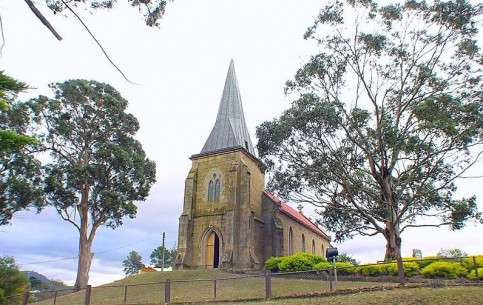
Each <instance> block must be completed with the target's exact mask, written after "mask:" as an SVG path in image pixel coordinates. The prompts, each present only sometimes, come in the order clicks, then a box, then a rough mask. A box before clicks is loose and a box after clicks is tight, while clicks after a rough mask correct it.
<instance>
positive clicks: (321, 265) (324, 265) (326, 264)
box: [314, 262, 333, 270]
mask: <svg viewBox="0 0 483 305" xmlns="http://www.w3.org/2000/svg"><path fill="white" fill-rule="evenodd" d="M332 268H333V267H332V264H331V263H329V262H321V263H318V264H315V265H314V270H322V269H332Z"/></svg>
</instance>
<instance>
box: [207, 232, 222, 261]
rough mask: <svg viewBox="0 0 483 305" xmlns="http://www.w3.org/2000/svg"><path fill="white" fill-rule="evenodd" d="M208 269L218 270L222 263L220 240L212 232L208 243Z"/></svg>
mask: <svg viewBox="0 0 483 305" xmlns="http://www.w3.org/2000/svg"><path fill="white" fill-rule="evenodd" d="M205 263H206V268H218V265H219V263H220V239H219V238H218V235H217V234H216V233H215V232H211V233H210V235H209V236H208V239H207V241H206V262H205Z"/></svg>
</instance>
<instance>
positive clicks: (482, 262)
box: [461, 255, 483, 271]
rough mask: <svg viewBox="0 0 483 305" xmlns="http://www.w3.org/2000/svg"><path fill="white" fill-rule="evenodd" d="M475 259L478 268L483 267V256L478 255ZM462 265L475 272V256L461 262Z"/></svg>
mask: <svg viewBox="0 0 483 305" xmlns="http://www.w3.org/2000/svg"><path fill="white" fill-rule="evenodd" d="M475 259H476V267H477V268H481V267H483V255H477V256H475ZM461 265H462V266H464V267H465V268H466V269H467V270H468V271H471V270H474V269H475V265H474V263H473V256H470V257H468V258H465V259H463V260H461Z"/></svg>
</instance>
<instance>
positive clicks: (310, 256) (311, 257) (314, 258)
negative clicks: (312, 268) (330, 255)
mask: <svg viewBox="0 0 483 305" xmlns="http://www.w3.org/2000/svg"><path fill="white" fill-rule="evenodd" d="M293 256H297V257H299V256H300V257H305V258H306V259H308V260H309V261H311V262H312V265H316V264H318V263H322V262H327V260H326V259H325V258H323V257H322V256H320V255H316V254H310V253H297V254H294V255H293Z"/></svg>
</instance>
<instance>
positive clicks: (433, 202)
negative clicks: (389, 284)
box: [257, 0, 483, 258]
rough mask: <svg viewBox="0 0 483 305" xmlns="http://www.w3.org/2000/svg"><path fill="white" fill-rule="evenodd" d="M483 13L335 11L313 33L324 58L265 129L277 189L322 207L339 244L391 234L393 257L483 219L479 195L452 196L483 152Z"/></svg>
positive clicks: (452, 5) (458, 4) (437, 6)
mask: <svg viewBox="0 0 483 305" xmlns="http://www.w3.org/2000/svg"><path fill="white" fill-rule="evenodd" d="M482 11H483V7H482V5H480V4H478V5H471V4H470V3H468V2H467V1H464V0H457V1H447V2H443V1H435V2H434V3H433V4H428V3H426V2H419V1H414V0H412V1H406V2H405V3H404V4H389V5H385V6H380V5H378V4H377V3H376V2H374V1H370V0H364V1H362V0H360V1H355V0H352V1H346V2H343V1H333V2H330V3H328V4H327V5H326V6H325V8H324V9H322V10H321V12H320V14H319V16H318V18H317V20H316V21H315V23H314V25H313V26H311V27H310V28H309V29H308V30H307V32H306V35H305V37H306V38H307V39H314V40H315V41H316V42H317V43H318V46H319V48H320V53H319V54H317V55H314V56H312V57H311V58H310V60H309V61H308V62H307V63H306V64H305V65H303V67H302V68H300V69H299V70H298V71H297V73H296V75H295V78H294V79H293V80H291V81H288V82H287V86H286V91H287V93H293V94H294V95H295V96H296V100H295V101H294V102H293V104H292V107H291V108H290V109H288V110H286V111H285V112H284V113H283V114H282V115H281V116H280V117H279V118H276V119H274V120H272V121H268V122H264V123H263V124H261V125H260V126H259V127H258V128H257V137H258V138H259V143H258V146H257V147H258V150H259V153H260V156H261V158H262V160H263V161H264V163H265V164H266V166H267V168H268V170H269V171H270V173H271V175H270V176H271V179H270V182H269V186H268V187H269V189H271V190H273V191H275V192H277V193H278V194H279V195H281V196H282V197H284V198H285V199H288V200H292V201H295V202H299V203H311V204H314V205H316V206H318V207H320V210H319V213H320V216H321V218H320V219H319V223H320V224H322V225H323V226H324V227H325V228H327V229H328V230H330V231H333V232H335V239H336V241H342V240H344V239H345V238H351V237H353V236H354V235H356V234H361V235H375V234H383V235H384V237H385V238H386V240H387V247H386V258H396V256H397V254H398V251H399V249H400V244H401V238H400V233H401V232H403V231H404V230H405V229H406V228H409V227H417V226H441V225H447V226H450V227H451V228H452V229H461V228H463V227H464V225H465V223H466V221H468V220H470V219H479V220H480V221H481V214H480V213H479V212H478V210H477V204H476V199H475V197H470V198H463V199H456V198H454V196H453V194H454V192H455V190H456V185H455V179H458V178H460V177H462V176H463V175H464V173H465V172H466V171H467V170H468V169H469V168H470V167H471V166H472V165H474V164H475V162H477V160H479V159H480V157H481V153H482V149H481V148H482V144H483V129H482V127H483V104H482V100H483V99H482V98H483V90H482V88H483V87H482V85H483V81H482V76H483V74H482V63H483V58H482V54H481V52H480V49H479V47H478V43H477V41H476V34H477V32H478V29H477V22H479V21H480V17H481V13H482ZM424 216H427V217H424Z"/></svg>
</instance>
